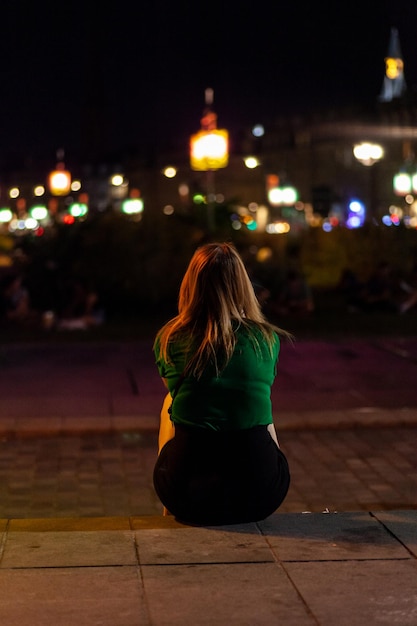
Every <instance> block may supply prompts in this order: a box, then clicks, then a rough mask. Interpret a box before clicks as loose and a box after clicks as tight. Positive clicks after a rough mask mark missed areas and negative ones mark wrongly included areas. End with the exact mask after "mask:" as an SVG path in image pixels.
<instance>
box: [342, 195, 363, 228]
mask: <svg viewBox="0 0 417 626" xmlns="http://www.w3.org/2000/svg"><path fill="white" fill-rule="evenodd" d="M365 212H366V211H365V205H364V204H363V202H361V201H360V200H356V199H355V200H351V201H350V202H349V204H348V215H347V220H346V226H347V227H348V228H360V227H361V226H363V224H364V222H365Z"/></svg>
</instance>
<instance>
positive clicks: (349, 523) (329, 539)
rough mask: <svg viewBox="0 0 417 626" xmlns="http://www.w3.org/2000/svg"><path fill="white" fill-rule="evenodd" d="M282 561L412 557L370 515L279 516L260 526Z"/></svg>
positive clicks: (273, 516)
mask: <svg viewBox="0 0 417 626" xmlns="http://www.w3.org/2000/svg"><path fill="white" fill-rule="evenodd" d="M259 527H260V529H261V531H262V532H263V533H264V534H265V535H267V536H268V543H269V545H270V546H271V548H272V549H273V550H274V552H275V554H276V556H277V558H278V559H279V560H281V561H317V560H326V561H331V560H341V559H355V560H370V559H382V558H383V559H401V558H403V559H407V558H409V556H410V555H409V553H408V552H407V550H406V549H405V548H404V546H403V545H402V544H401V543H400V542H399V541H398V540H396V539H395V538H394V537H393V536H392V535H391V534H390V533H389V532H387V530H386V529H385V528H384V527H383V526H382V525H381V524H380V523H379V522H378V521H377V520H376V519H375V518H374V517H372V516H371V515H369V514H368V513H363V512H358V513H313V514H308V513H307V514H304V515H299V514H295V513H294V514H285V515H281V514H279V513H276V514H274V515H272V516H271V517H269V518H268V519H266V520H264V521H262V522H259Z"/></svg>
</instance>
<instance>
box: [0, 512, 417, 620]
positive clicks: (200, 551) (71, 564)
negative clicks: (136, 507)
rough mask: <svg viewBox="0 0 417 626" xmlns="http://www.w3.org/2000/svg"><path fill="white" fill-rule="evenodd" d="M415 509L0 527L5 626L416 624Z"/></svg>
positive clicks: (0, 605)
mask: <svg viewBox="0 0 417 626" xmlns="http://www.w3.org/2000/svg"><path fill="white" fill-rule="evenodd" d="M416 523H417V511H389V512H387V511H386V512H370V513H366V512H356V513H327V514H324V513H312V514H304V515H303V514H300V513H297V514H290V513H276V514H274V515H272V516H271V517H269V518H268V519H267V520H265V521H263V522H259V523H257V524H244V525H240V526H221V527H204V528H197V527H190V526H183V525H181V524H178V523H177V522H175V520H173V519H172V518H169V517H168V518H163V517H158V518H154V517H151V516H148V517H139V518H136V517H132V518H123V517H118V518H100V519H97V518H89V519H63V520H57V519H53V520H1V521H0V536H1V554H0V589H1V602H0V623H1V624H4V625H5V626H44V625H49V624H56V625H60V626H61V625H62V626H84V625H85V626H92V625H95V624H97V625H98V624H100V626H147V625H150V626H151V625H152V626H154V625H156V626H160V625H167V626H168V625H169V626H171V625H175V624H177V625H178V626H195V625H199V626H200V625H201V626H202V625H208V626H214V625H220V626H229V625H236V626H242V625H243V626H261V625H265V626H272V625H273V624H286V625H287V626H308V625H309V626H314V625H315V626H317V625H318V624H320V625H322V626H335V625H336V624H337V625H339V626H363V624H369V625H374V624H384V625H386V624H389V625H390V626H391V625H393V624H399V625H400V626H407V625H410V626H413V625H415V624H416V623H417V594H416V588H417V560H416V559H417V535H416Z"/></svg>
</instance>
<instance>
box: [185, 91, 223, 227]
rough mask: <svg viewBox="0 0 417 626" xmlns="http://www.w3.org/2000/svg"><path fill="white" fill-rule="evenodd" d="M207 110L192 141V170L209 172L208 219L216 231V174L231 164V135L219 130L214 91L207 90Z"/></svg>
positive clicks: (209, 225) (210, 225) (209, 224)
mask: <svg viewBox="0 0 417 626" xmlns="http://www.w3.org/2000/svg"><path fill="white" fill-rule="evenodd" d="M205 101H206V109H205V111H204V114H203V117H202V119H201V130H200V131H199V132H198V133H196V134H194V135H192V136H191V139H190V165H191V169H193V170H195V171H199V172H207V219H208V227H209V230H210V231H213V230H214V204H213V203H214V200H215V194H214V172H215V171H216V170H218V169H221V168H223V167H226V166H227V165H228V162H229V135H228V132H227V130H225V129H218V128H217V115H216V114H215V113H214V112H213V111H212V110H211V109H210V106H211V105H212V103H213V90H212V89H206V92H205Z"/></svg>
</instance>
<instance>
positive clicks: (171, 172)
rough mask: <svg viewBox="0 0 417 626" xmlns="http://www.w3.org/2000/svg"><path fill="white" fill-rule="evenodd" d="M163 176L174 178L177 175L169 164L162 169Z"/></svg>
mask: <svg viewBox="0 0 417 626" xmlns="http://www.w3.org/2000/svg"><path fill="white" fill-rule="evenodd" d="M163 173H164V176H166V177H167V178H174V177H175V176H176V175H177V170H176V168H175V167H172V166H171V165H169V166H168V167H166V168H165V169H164V172H163Z"/></svg>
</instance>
